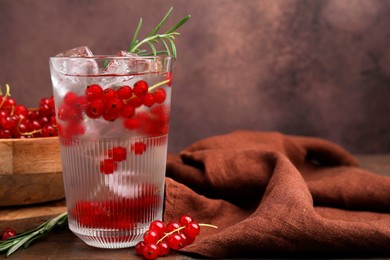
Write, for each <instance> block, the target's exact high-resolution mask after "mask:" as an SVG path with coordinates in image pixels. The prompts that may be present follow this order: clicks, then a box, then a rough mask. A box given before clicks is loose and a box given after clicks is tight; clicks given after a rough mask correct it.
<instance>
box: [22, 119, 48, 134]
mask: <svg viewBox="0 0 390 260" xmlns="http://www.w3.org/2000/svg"><path fill="white" fill-rule="evenodd" d="M23 119H24V118H20V119H19V122H18V125H17V126H16V129H17V130H18V134H20V135H33V134H36V133H42V128H41V129H37V130H34V131H31V132H24V133H22V132H20V124H21V123H22V121H23Z"/></svg>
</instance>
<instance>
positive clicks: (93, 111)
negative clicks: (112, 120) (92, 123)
mask: <svg viewBox="0 0 390 260" xmlns="http://www.w3.org/2000/svg"><path fill="white" fill-rule="evenodd" d="M105 109H106V107H105V104H104V102H103V100H101V99H94V100H92V101H91V102H89V104H88V105H87V108H86V110H85V113H86V114H87V116H88V117H89V118H99V117H100V116H101V115H103V113H104V111H105Z"/></svg>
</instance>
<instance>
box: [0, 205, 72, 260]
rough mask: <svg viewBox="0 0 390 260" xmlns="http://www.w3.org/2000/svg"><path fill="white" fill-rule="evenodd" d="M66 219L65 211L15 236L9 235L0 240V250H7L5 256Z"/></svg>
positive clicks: (41, 235)
mask: <svg viewBox="0 0 390 260" xmlns="http://www.w3.org/2000/svg"><path fill="white" fill-rule="evenodd" d="M67 220H68V215H67V213H66V212H64V213H62V214H60V215H58V216H57V217H54V218H52V219H50V220H48V221H46V222H44V223H43V224H41V225H39V226H38V227H36V228H34V229H32V230H29V231H27V232H24V233H21V234H19V235H17V236H14V237H11V238H9V239H7V240H6V241H0V252H2V251H6V250H8V251H7V253H6V256H9V255H11V254H12V253H13V252H15V251H16V250H18V249H19V248H20V247H21V246H24V247H25V248H26V247H28V246H29V245H30V243H31V242H32V241H34V240H36V239H38V238H40V237H43V236H44V235H46V234H47V233H49V232H50V231H51V230H52V229H53V228H54V227H55V226H61V225H63V224H64V223H66V222H67Z"/></svg>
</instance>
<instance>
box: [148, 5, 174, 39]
mask: <svg viewBox="0 0 390 260" xmlns="http://www.w3.org/2000/svg"><path fill="white" fill-rule="evenodd" d="M172 11H173V7H171V8H170V9H169V11H168V12H167V14H166V15H165V16H164V18H163V19H162V20H161V21H160V22H159V24H158V25H157V26H156V28H154V30H153V31H152V32H151V33H150V34H149V36H153V35H155V34H156V33H157V32H158V30H159V29H160V28H161V26H162V25H163V24H164V23H165V21H166V20H167V19H168V17H169V16H170V15H171V13H172Z"/></svg>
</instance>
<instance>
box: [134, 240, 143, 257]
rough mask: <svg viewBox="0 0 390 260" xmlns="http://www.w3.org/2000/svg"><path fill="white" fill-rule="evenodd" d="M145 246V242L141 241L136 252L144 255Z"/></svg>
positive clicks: (136, 247)
mask: <svg viewBox="0 0 390 260" xmlns="http://www.w3.org/2000/svg"><path fill="white" fill-rule="evenodd" d="M144 248H145V242H144V241H139V242H138V243H137V245H136V246H135V252H136V253H137V255H144Z"/></svg>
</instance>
